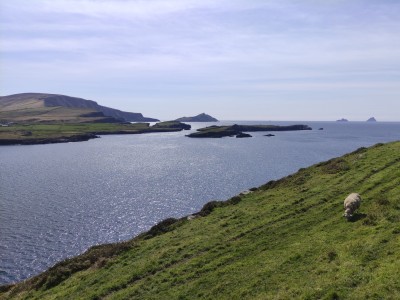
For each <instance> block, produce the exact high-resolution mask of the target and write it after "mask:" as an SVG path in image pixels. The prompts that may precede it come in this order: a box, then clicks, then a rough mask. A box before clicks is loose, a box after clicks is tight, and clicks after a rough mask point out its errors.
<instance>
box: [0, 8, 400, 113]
mask: <svg viewBox="0 0 400 300" xmlns="http://www.w3.org/2000/svg"><path fill="white" fill-rule="evenodd" d="M399 16H400V1H398V0H345V1H342V0H320V1H317V0H275V1H269V0H12V1H11V0H10V1H9V0H1V1H0V95H1V96H5V95H10V94H16V93H24V92H41V93H54V94H63V95H68V96H74V97H81V98H85V99H90V100H95V101H97V102H98V103H99V104H101V105H105V106H110V107H113V108H117V109H121V110H126V111H132V112H141V113H143V114H144V115H145V116H148V117H155V118H159V119H162V120H169V119H175V118H178V117H182V116H192V115H196V114H199V113H202V112H205V113H208V114H210V115H212V116H214V117H216V118H218V119H221V120H336V119H339V118H347V119H349V120H354V121H364V120H366V119H368V118H369V117H371V116H374V117H375V118H376V119H377V120H378V121H400V17H399Z"/></svg>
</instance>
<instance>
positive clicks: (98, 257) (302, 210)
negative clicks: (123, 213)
mask: <svg viewBox="0 0 400 300" xmlns="http://www.w3.org/2000/svg"><path fill="white" fill-rule="evenodd" d="M398 146H399V142H394V143H387V144H376V145H374V146H372V147H369V148H359V149H357V150H356V151H353V152H351V153H349V154H346V155H344V156H342V157H337V158H333V159H330V160H328V161H324V162H321V163H317V164H315V165H312V166H310V167H308V168H305V169H300V170H299V171H298V172H296V173H294V174H291V175H288V176H285V177H283V178H281V179H279V180H276V181H274V180H272V181H269V182H268V183H266V184H264V185H262V186H260V187H258V188H252V189H250V190H249V191H248V192H247V191H246V192H244V193H242V194H239V195H238V196H235V197H232V198H230V199H229V200H227V201H212V202H209V203H207V204H205V205H204V206H203V208H202V209H201V210H200V211H199V212H198V213H195V214H191V215H188V216H185V217H182V218H179V219H174V218H168V219H165V220H163V221H161V222H159V223H157V224H156V225H154V226H153V227H151V228H150V230H148V231H146V232H144V233H142V234H139V235H138V236H136V237H134V238H133V239H131V240H128V241H125V242H121V243H113V244H106V245H99V246H94V247H91V248H89V250H87V251H86V252H84V253H83V254H81V255H78V256H75V257H73V258H69V259H66V260H64V261H62V262H59V263H57V264H55V265H54V266H53V267H51V268H50V269H48V270H47V271H45V272H43V273H41V274H39V275H37V276H34V277H32V278H29V279H27V280H25V281H23V283H17V284H16V285H15V284H13V285H6V286H1V287H0V296H1V293H7V292H8V291H11V290H12V289H13V288H14V287H16V286H19V285H21V284H23V285H24V286H30V285H32V286H33V287H34V288H35V289H36V290H43V291H45V290H50V291H51V289H52V288H56V287H58V286H59V284H60V283H61V282H64V281H65V280H68V278H69V277H70V276H74V274H75V273H77V272H81V271H82V272H86V271H85V270H89V269H90V270H92V271H91V272H94V271H96V270H97V269H99V270H101V269H103V268H107V264H108V261H113V259H114V258H116V257H118V255H119V254H121V253H125V252H126V251H131V250H132V249H133V248H135V247H140V245H141V243H145V241H148V240H152V239H153V238H155V237H157V236H160V235H165V234H166V233H169V232H171V231H175V230H179V229H178V228H179V227H181V226H183V225H185V224H186V225H187V224H190V222H192V220H195V219H199V221H200V220H202V219H203V218H202V217H205V216H208V215H210V214H211V215H214V213H212V212H214V210H217V214H218V213H221V212H222V211H223V210H225V208H227V209H229V210H230V211H233V212H234V211H238V209H236V208H232V209H230V208H229V207H232V206H235V207H236V205H239V206H241V205H242V204H243V205H246V204H245V203H243V202H246V203H247V202H248V201H250V200H251V199H253V198H254V197H255V198H254V200H252V202H254V201H255V203H258V202H259V200H257V199H259V198H260V197H261V196H262V195H265V194H266V193H271V197H273V195H274V194H275V193H274V190H275V189H281V190H282V191H284V190H290V191H293V188H294V189H295V190H296V191H297V192H298V193H300V192H301V193H306V194H310V195H311V196H312V197H316V200H315V201H316V202H315V203H314V202H312V203H309V200H307V199H305V198H301V199H300V200H298V199H297V200H296V199H294V200H296V201H295V202H294V204H293V205H294V207H293V209H296V210H295V211H289V212H287V213H288V214H289V216H290V218H296V216H297V215H299V216H303V217H305V216H306V215H308V214H309V213H310V214H311V215H310V218H311V219H313V218H314V217H315V216H318V214H316V215H312V213H313V212H312V211H313V210H314V209H315V208H313V207H314V206H321V209H323V211H324V212H325V213H328V211H326V209H327V208H329V209H331V208H330V207H331V204H330V203H329V201H332V200H334V199H331V200H329V199H328V198H326V197H322V198H321V197H320V195H319V194H318V193H317V194H315V192H313V190H314V189H315V188H317V187H315V186H310V185H309V184H308V181H310V180H311V179H312V180H321V179H320V176H317V177H315V179H314V178H310V176H311V175H312V174H314V173H315V172H317V173H320V172H321V174H322V175H323V177H326V178H325V179H323V180H326V182H331V179H335V180H339V181H341V179H342V177H343V176H345V177H346V176H348V177H349V178H351V176H352V175H353V173H354V172H356V171H357V168H363V167H365V166H368V170H369V171H371V172H372V173H371V174H377V172H378V171H377V170H378V169H376V167H377V166H379V164H378V165H377V166H374V165H369V164H368V163H367V161H365V159H366V157H367V158H368V160H371V161H374V159H375V158H377V157H379V155H380V154H381V151H383V152H382V153H384V152H385V151H388V149H390V148H391V149H392V150H390V151H392V152H388V153H393V151H394V149H398ZM380 149H382V150H380ZM370 152H372V153H373V154H374V155H373V156H372V157H369V156H370ZM392 159H394V162H396V163H398V162H399V157H397V158H396V157H392ZM361 162H363V163H362V165H359V166H358V164H360V163H361ZM383 162H384V161H383V160H382V162H381V164H382V163H383ZM386 163H387V162H386ZM349 164H352V166H351V168H355V169H354V170H352V169H351V168H350V165H349ZM388 166H389V165H388ZM391 167H393V165H391ZM349 168H350V169H349ZM363 170H364V169H363ZM382 170H385V169H384V168H383V169H379V172H381V171H382ZM369 171H368V172H369ZM345 177H343V178H345ZM317 182H320V181H317ZM323 182H325V181H323ZM314 183H315V182H314ZM345 184H346V185H347V184H349V183H347V182H345ZM361 184H365V183H361ZM332 186H334V184H333V183H332ZM350 186H352V185H350ZM367 187H368V184H367V185H366V186H365V187H364V188H362V189H364V190H365V189H366V192H365V193H367V191H368V189H367ZM325 188H327V187H325ZM335 188H337V187H335ZM358 188H359V189H361V187H358ZM279 191H280V190H278V191H277V193H278V194H279ZM337 193H339V194H340V195H341V193H342V192H340V191H339V192H336V193H335V197H338V195H337ZM253 194H254V195H255V196H253ZM314 194H315V195H314ZM367 194H368V193H367ZM264 197H266V196H264ZM335 197H334V198H335ZM321 199H322V200H321ZM243 200H246V201H243ZM313 201H314V200H313ZM269 202H270V201H269V200H268V201H267V202H266V204H268V203H269ZM255 203H253V204H255ZM253 204H252V205H253ZM276 204H278V203H275V204H274V205H276ZM248 205H250V204H248ZM248 205H247V206H246V207H249V206H248ZM335 205H336V204H335ZM303 206H304V207H303ZM273 207H274V206H273ZM273 207H272V208H273ZM221 208H223V210H221ZM337 208H339V205H338V206H337ZM340 208H341V206H340ZM372 208H373V206H372ZM242 209H245V208H242ZM256 210H257V211H258V208H257V209H256ZM274 210H275V209H273V211H274ZM279 211H280V210H278V212H279ZM284 211H285V210H283V211H282V212H284ZM308 211H310V212H308ZM364 212H368V210H366V209H365V208H364ZM271 213H272V211H271ZM337 214H340V213H339V212H337V211H336V210H335V211H334V214H333V216H336V215H337ZM331 215H332V213H329V216H331ZM312 216H313V217H312ZM212 217H213V218H214V219H215V216H212ZM276 217H277V219H276V220H275V219H273V220H271V222H272V223H271V226H272V224H275V223H277V222H283V221H285V220H287V218H288V217H287V216H286V215H282V216H280V215H279V214H278V215H277V216H276ZM323 217H324V220H325V216H323ZM364 217H365V216H364ZM335 218H336V217H335ZM214 219H213V221H204V222H206V223H207V224H212V223H213V222H215V220H214ZM203 220H206V219H203ZM255 220H259V218H258V217H257V218H256V219H255ZM255 220H254V221H255ZM289 220H290V219H289ZM196 222H197V221H196ZM200 222H203V221H200ZM204 222H203V223H204ZM268 222H269V221H268ZM268 222H267V224H269V223H268ZM360 223H361V222H360ZM284 224H286V223H284ZM284 224H283V226H284V227H285V225H284ZM340 224H342V223H340ZM344 224H346V223H344ZM186 225H185V226H186ZM255 225H256V224H255ZM274 226H275V225H274ZM335 226H336V225H335ZM341 226H342V227H343V225H341ZM222 228H225V227H222ZM256 228H257V227H256ZM361 229H362V228H361ZM250 232H251V231H250ZM247 234H248V233H246V235H247ZM246 235H243V233H240V232H238V233H237V234H234V238H235V240H237V239H239V238H238V237H240V238H241V237H243V236H246ZM236 236H238V237H236ZM60 272H61V273H60ZM63 272H67V273H63ZM89 273H90V272H89ZM84 274H86V273H84ZM143 276H144V275H143ZM134 282H135V281H134ZM134 282H133V283H134ZM122 288H123V286H122Z"/></svg>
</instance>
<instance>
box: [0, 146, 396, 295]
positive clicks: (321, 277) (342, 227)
mask: <svg viewBox="0 0 400 300" xmlns="http://www.w3.org/2000/svg"><path fill="white" fill-rule="evenodd" d="M399 178H400V142H396V143H389V144H386V145H376V146H374V147H372V148H369V149H359V150H358V151H356V152H353V153H351V154H348V155H345V156H343V157H341V158H336V159H332V160H330V161H327V162H324V163H320V164H317V165H314V166H312V167H310V168H307V169H301V170H299V172H297V173H296V174H293V175H290V176H288V177H285V178H283V179H281V180H278V181H271V182H269V183H267V184H265V185H263V186H261V187H259V188H258V189H254V191H253V192H252V193H250V194H246V195H241V196H238V197H234V198H233V199H231V200H230V201H228V202H226V203H222V202H214V203H211V204H208V205H206V206H205V207H204V209H203V211H202V212H201V213H200V214H198V215H197V217H196V218H194V219H193V220H187V219H186V218H183V219H180V220H174V219H169V220H167V221H165V222H162V223H161V224H159V225H158V226H156V227H154V228H153V229H152V230H150V231H149V232H148V233H144V234H142V235H140V236H139V237H137V238H135V239H133V240H131V241H127V242H125V243H120V244H114V245H108V246H99V247H96V248H93V249H91V250H89V251H87V252H86V253H85V254H84V255H82V256H78V257H76V258H73V259H70V260H67V261H65V262H63V263H60V264H58V265H56V266H55V267H54V268H52V269H51V270H49V271H47V272H45V273H43V274H41V275H39V276H38V277H36V278H33V279H30V280H28V281H25V282H23V283H20V284H18V285H16V286H14V287H7V288H3V294H1V293H0V298H1V297H3V298H4V299H8V298H10V299H400V279H399V276H398V270H400V179H399ZM351 192H358V193H360V194H361V196H362V198H363V203H362V205H361V208H360V210H359V213H358V215H357V216H356V218H355V220H354V221H353V222H347V221H346V220H345V219H344V218H343V217H342V214H343V200H344V198H345V197H346V196H347V195H348V194H349V193H351Z"/></svg>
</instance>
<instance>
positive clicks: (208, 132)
mask: <svg viewBox="0 0 400 300" xmlns="http://www.w3.org/2000/svg"><path fill="white" fill-rule="evenodd" d="M295 130H312V128H311V127H309V126H308V125H289V126H277V125H237V124H235V125H232V126H216V125H214V126H209V127H204V128H200V129H197V132H194V133H191V134H189V135H187V137H191V138H222V137H225V136H231V137H232V136H236V137H237V138H242V137H251V135H249V134H244V132H256V131H295Z"/></svg>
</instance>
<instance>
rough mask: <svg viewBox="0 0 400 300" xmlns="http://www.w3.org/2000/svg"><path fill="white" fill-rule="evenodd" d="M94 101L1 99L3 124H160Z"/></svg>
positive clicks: (41, 97)
mask: <svg viewBox="0 0 400 300" xmlns="http://www.w3.org/2000/svg"><path fill="white" fill-rule="evenodd" d="M157 121H159V120H158V119H154V118H147V117H144V116H143V115H142V114H141V113H132V112H125V111H121V110H118V109H114V108H110V107H106V106H102V105H99V104H97V102H95V101H92V100H86V99H82V98H76V97H70V96H65V95H57V94H44V93H22V94H15V95H10V96H3V97H0V123H2V122H17V123H22V122H24V123H54V122H64V123H65V122H68V123H88V122H90V123H93V122H108V123H113V122H114V123H115V122H157Z"/></svg>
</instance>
